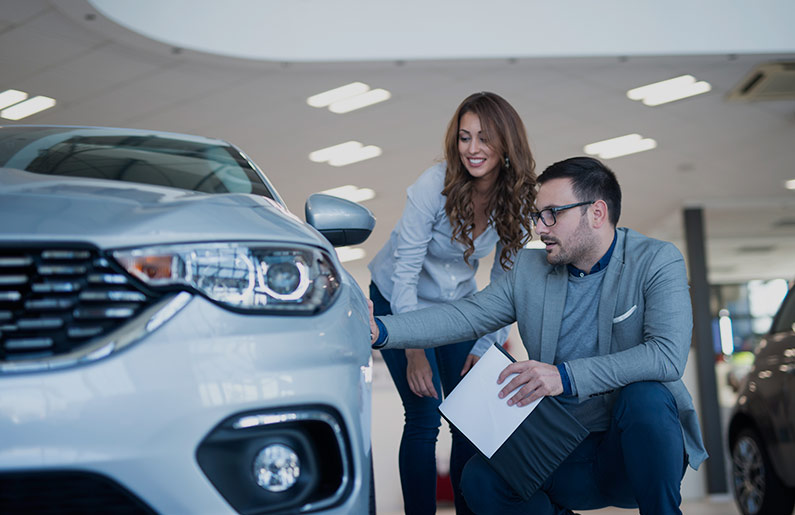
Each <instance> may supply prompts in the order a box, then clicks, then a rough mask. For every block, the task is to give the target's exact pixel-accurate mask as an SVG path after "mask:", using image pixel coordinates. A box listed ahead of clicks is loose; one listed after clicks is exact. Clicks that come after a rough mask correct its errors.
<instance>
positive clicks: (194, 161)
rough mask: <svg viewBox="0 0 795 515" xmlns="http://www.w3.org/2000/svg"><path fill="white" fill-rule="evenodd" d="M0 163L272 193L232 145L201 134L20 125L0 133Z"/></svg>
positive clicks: (34, 169) (81, 174) (40, 170)
mask: <svg viewBox="0 0 795 515" xmlns="http://www.w3.org/2000/svg"><path fill="white" fill-rule="evenodd" d="M0 166H7V167H10V168H18V169H22V170H27V171H29V172H35V173H40V174H48V175H62V176H71V177H88V178H97V179H110V180H114V181H125V182H136V183H143V184H152V185H156V186H169V187H172V188H179V189H184V190H191V191H200V192H204V193H253V194H257V195H263V196H266V197H268V198H274V196H273V194H272V193H271V191H270V189H269V188H268V187H267V185H266V184H265V183H264V182H263V181H262V179H261V178H260V177H259V175H258V174H257V172H256V171H255V170H254V169H253V168H252V167H251V166H250V164H249V162H248V161H247V160H246V159H245V158H244V157H243V156H241V155H240V154H239V153H238V152H237V151H236V150H235V149H234V148H233V147H231V146H229V145H226V144H224V143H223V142H220V141H216V140H205V139H204V138H195V139H188V138H186V139H180V138H178V137H169V135H164V134H162V133H156V132H153V133H147V132H145V131H123V130H119V129H101V128H43V127H37V128H32V127H19V128H17V129H15V130H12V131H9V130H8V129H6V130H4V131H3V133H2V137H1V138H0Z"/></svg>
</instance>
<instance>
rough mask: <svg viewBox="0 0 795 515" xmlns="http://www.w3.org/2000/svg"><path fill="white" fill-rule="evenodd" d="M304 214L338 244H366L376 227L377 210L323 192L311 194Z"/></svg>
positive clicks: (324, 234) (329, 238)
mask: <svg viewBox="0 0 795 515" xmlns="http://www.w3.org/2000/svg"><path fill="white" fill-rule="evenodd" d="M304 215H305V217H306V222H307V223H308V224H309V225H311V226H312V227H314V228H315V229H317V230H318V231H320V233H321V234H322V235H323V236H325V237H326V239H327V240H328V241H330V242H331V244H332V245H334V246H335V247H344V246H346V245H357V244H359V243H362V242H363V241H364V240H366V239H367V238H368V237H369V236H370V233H371V232H373V228H374V227H375V216H373V212H372V211H370V210H369V209H367V208H366V207H364V206H363V205H361V204H357V203H356V202H351V201H350V200H345V199H342V198H339V197H334V196H332V195H325V194H323V193H315V194H313V195H310V196H309V198H308V199H307V200H306V204H305V205H304Z"/></svg>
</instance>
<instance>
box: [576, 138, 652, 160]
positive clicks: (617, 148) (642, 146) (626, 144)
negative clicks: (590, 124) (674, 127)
mask: <svg viewBox="0 0 795 515" xmlns="http://www.w3.org/2000/svg"><path fill="white" fill-rule="evenodd" d="M656 147H657V142H656V141H654V140H653V139H651V138H644V137H643V136H641V135H640V134H627V135H626V136H621V137H619V138H612V139H606V140H604V141H597V142H596V143H591V144H590V145H585V147H584V149H583V150H585V153H586V154H589V155H592V156H598V157H600V158H602V159H612V158H614V157H621V156H626V155H629V154H635V153H637V152H643V151H644V150H651V149H653V148H656Z"/></svg>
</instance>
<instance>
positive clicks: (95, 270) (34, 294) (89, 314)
mask: <svg viewBox="0 0 795 515" xmlns="http://www.w3.org/2000/svg"><path fill="white" fill-rule="evenodd" d="M155 300H156V297H155V296H154V295H151V294H150V293H148V292H145V291H143V290H142V289H141V288H139V287H137V285H134V284H133V283H132V280H131V279H130V278H129V277H128V276H127V275H124V274H122V273H121V272H120V271H119V270H116V269H114V268H113V265H112V264H111V263H110V262H108V260H107V259H105V258H104V257H102V256H101V255H100V253H99V251H97V250H96V249H94V248H90V247H86V246H78V245H76V246H70V247H46V248H9V247H7V246H5V247H0V364H1V363H9V362H15V361H24V360H38V359H47V358H51V357H53V356H58V355H62V354H67V353H70V352H72V351H74V350H76V349H78V348H79V347H80V346H82V345H84V344H86V343H88V342H89V341H91V340H92V339H94V338H96V337H98V336H101V335H104V334H106V333H108V332H109V331H111V330H113V329H115V328H117V327H119V326H120V325H122V324H124V323H125V322H126V321H127V320H129V319H130V318H132V317H134V316H135V315H136V314H137V313H138V312H140V311H141V310H142V309H143V308H145V307H146V306H148V305H149V304H151V303H152V302H153V301H155Z"/></svg>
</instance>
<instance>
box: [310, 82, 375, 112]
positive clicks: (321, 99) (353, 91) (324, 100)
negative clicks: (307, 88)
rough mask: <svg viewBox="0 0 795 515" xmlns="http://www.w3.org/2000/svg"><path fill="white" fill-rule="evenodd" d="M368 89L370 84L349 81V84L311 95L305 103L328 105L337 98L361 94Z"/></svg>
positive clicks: (314, 105) (316, 105) (320, 105)
mask: <svg viewBox="0 0 795 515" xmlns="http://www.w3.org/2000/svg"><path fill="white" fill-rule="evenodd" d="M369 90H370V86H368V85H367V84H365V83H363V82H351V83H350V84H346V85H344V86H340V87H338V88H334V89H330V90H328V91H324V92H323V93H318V94H317V95H312V96H311V97H309V98H307V99H306V103H307V104H309V105H311V106H312V107H328V106H329V105H331V104H333V103H334V102H337V101H338V100H342V99H345V98H349V97H352V96H355V95H361V94H362V93H366V92H367V91H369Z"/></svg>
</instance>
